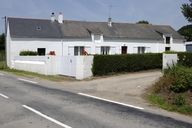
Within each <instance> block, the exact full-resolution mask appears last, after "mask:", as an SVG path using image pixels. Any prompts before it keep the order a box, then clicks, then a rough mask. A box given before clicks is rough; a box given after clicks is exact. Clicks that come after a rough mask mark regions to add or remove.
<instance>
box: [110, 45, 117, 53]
mask: <svg viewBox="0 0 192 128" xmlns="http://www.w3.org/2000/svg"><path fill="white" fill-rule="evenodd" d="M115 53H116V47H115V46H111V54H115Z"/></svg>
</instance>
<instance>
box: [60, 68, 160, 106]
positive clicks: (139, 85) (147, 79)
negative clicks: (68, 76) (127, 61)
mask: <svg viewBox="0 0 192 128" xmlns="http://www.w3.org/2000/svg"><path fill="white" fill-rule="evenodd" d="M160 76H162V73H161V72H160V71H149V72H137V73H128V74H124V75H116V76H109V77H106V78H103V77H99V78H93V79H91V80H83V81H73V82H66V81H65V82H61V83H60V84H62V85H63V87H64V88H65V89H66V90H69V91H72V92H78V93H79V92H81V93H85V94H89V95H93V96H98V97H101V98H105V99H109V100H114V101H118V102H122V103H127V104H132V105H136V106H140V107H144V106H146V105H147V103H146V102H145V101H144V100H143V98H142V97H141V94H142V93H143V92H144V91H145V89H146V88H148V87H149V86H151V85H152V84H153V83H154V82H155V81H156V80H158V78H159V77H160Z"/></svg>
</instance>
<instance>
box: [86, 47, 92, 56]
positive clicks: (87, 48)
mask: <svg viewBox="0 0 192 128" xmlns="http://www.w3.org/2000/svg"><path fill="white" fill-rule="evenodd" d="M85 51H87V53H88V54H91V46H85Z"/></svg>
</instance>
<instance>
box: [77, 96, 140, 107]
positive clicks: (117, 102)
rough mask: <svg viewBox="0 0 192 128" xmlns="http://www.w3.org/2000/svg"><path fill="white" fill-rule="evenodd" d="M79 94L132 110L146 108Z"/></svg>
mask: <svg viewBox="0 0 192 128" xmlns="http://www.w3.org/2000/svg"><path fill="white" fill-rule="evenodd" d="M78 94H79V95H82V96H86V97H91V98H94V99H98V100H103V101H107V102H110V103H115V104H119V105H123V106H127V107H131V108H136V109H140V110H142V109H144V108H141V107H137V106H133V105H129V104H125V103H120V102H116V101H112V100H108V99H103V98H100V97H96V96H91V95H87V94H84V93H78Z"/></svg>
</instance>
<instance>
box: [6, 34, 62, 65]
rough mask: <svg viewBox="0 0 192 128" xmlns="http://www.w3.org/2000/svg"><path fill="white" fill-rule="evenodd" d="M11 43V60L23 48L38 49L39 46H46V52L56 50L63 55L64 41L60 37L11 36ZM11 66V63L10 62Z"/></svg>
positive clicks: (57, 53)
mask: <svg viewBox="0 0 192 128" xmlns="http://www.w3.org/2000/svg"><path fill="white" fill-rule="evenodd" d="M8 44H9V45H8V46H9V50H10V51H8V52H9V53H8V54H9V60H12V59H13V57H14V56H18V55H19V53H20V51H22V50H32V51H37V48H46V53H49V52H50V51H55V53H56V55H62V43H61V40H60V39H42V38H41V39H40V38H11V40H10V41H9V43H8ZM8 66H9V67H11V64H10V62H9V65H8Z"/></svg>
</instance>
